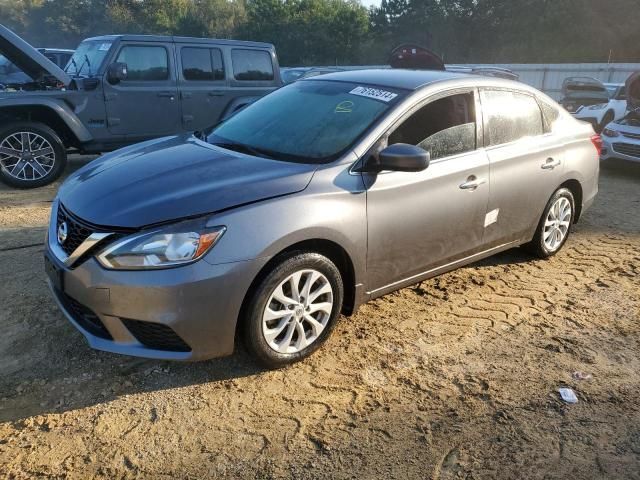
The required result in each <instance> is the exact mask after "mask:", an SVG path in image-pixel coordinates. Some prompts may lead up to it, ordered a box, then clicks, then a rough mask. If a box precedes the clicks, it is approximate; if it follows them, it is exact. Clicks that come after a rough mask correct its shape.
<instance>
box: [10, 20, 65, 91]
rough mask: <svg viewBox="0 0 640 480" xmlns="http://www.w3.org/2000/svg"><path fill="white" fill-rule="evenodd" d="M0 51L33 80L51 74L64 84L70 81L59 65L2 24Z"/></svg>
mask: <svg viewBox="0 0 640 480" xmlns="http://www.w3.org/2000/svg"><path fill="white" fill-rule="evenodd" d="M0 53H1V54H2V55H4V56H5V57H7V59H9V61H10V62H11V63H13V64H15V65H16V66H17V67H18V68H19V69H20V70H22V71H23V72H24V73H26V74H27V75H29V76H30V77H31V78H33V80H35V81H39V80H42V79H43V78H44V77H47V76H52V77H55V78H56V79H57V80H58V81H59V82H60V83H63V84H64V85H65V86H67V85H69V83H71V77H70V76H69V75H67V74H66V73H65V72H64V71H63V70H62V69H61V68H60V67H58V66H57V65H56V64H55V63H53V62H52V61H51V60H49V59H48V58H47V57H45V56H44V55H42V54H41V53H40V52H39V51H38V50H36V49H35V48H33V47H32V46H31V45H29V44H28V43H27V42H25V41H24V40H23V39H22V38H20V37H19V36H18V35H16V34H15V33H13V32H12V31H11V30H9V29H8V28H7V27H5V26H4V25H0Z"/></svg>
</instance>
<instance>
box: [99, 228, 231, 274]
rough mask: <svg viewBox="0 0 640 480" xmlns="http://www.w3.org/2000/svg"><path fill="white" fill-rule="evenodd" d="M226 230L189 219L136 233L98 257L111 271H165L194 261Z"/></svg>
mask: <svg viewBox="0 0 640 480" xmlns="http://www.w3.org/2000/svg"><path fill="white" fill-rule="evenodd" d="M225 231H226V227H223V226H215V227H208V226H207V222H206V219H199V220H191V221H186V222H181V223H176V224H173V225H169V226H165V227H160V228H156V229H151V230H148V231H145V232H140V233H136V234H134V235H130V236H128V237H125V238H123V239H122V240H120V241H118V242H116V243H115V244H113V245H111V246H109V247H107V248H106V249H104V250H103V251H102V252H100V253H99V254H98V255H97V259H98V261H99V262H100V264H101V265H102V266H103V267H105V268H109V269H113V270H146V269H154V268H167V267H177V266H180V265H185V264H187V263H191V262H195V261H196V260H198V259H200V258H201V257H202V256H203V255H204V254H205V253H207V252H208V251H209V250H210V249H211V248H212V247H213V246H214V245H215V244H216V243H217V242H218V240H220V238H221V237H222V235H223V234H224V232H225Z"/></svg>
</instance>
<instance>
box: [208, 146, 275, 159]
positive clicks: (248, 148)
mask: <svg viewBox="0 0 640 480" xmlns="http://www.w3.org/2000/svg"><path fill="white" fill-rule="evenodd" d="M212 145H215V146H216V147H221V148H225V149H227V150H233V151H234V152H240V153H248V154H249V155H254V156H256V157H264V158H270V159H273V157H272V156H271V155H269V154H268V153H266V152H265V151H264V150H262V149H260V148H255V147H251V146H249V145H245V144H243V143H234V142H214V143H212Z"/></svg>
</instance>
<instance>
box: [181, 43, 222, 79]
mask: <svg viewBox="0 0 640 480" xmlns="http://www.w3.org/2000/svg"><path fill="white" fill-rule="evenodd" d="M181 58H182V76H183V77H184V79H185V80H190V81H209V82H211V81H215V80H224V65H223V63H222V53H221V52H220V50H218V49H217V48H197V47H185V48H183V49H182V50H181Z"/></svg>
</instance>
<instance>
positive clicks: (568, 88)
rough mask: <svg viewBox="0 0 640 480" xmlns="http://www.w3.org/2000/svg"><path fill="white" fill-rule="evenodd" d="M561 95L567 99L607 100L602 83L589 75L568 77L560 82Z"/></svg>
mask: <svg viewBox="0 0 640 480" xmlns="http://www.w3.org/2000/svg"><path fill="white" fill-rule="evenodd" d="M562 96H563V97H565V98H569V99H583V98H584V99H594V100H603V101H604V102H608V101H609V92H607V89H606V87H605V86H604V84H603V83H602V82H601V81H600V80H597V79H595V78H591V77H569V78H567V79H565V80H564V82H563V83H562Z"/></svg>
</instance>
